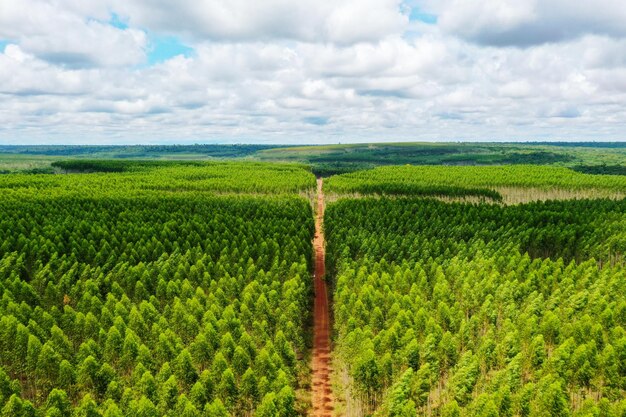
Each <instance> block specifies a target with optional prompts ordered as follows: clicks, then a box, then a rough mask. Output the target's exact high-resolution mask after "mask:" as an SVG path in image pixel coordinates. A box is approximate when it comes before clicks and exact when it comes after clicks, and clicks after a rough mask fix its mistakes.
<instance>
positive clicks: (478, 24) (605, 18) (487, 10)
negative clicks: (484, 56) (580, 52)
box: [432, 0, 626, 47]
mask: <svg viewBox="0 0 626 417" xmlns="http://www.w3.org/2000/svg"><path fill="white" fill-rule="evenodd" d="M432 7H433V8H435V9H436V10H438V12H439V14H440V17H439V23H440V26H441V28H442V29H443V30H446V31H448V32H450V33H453V34H455V35H458V36H460V37H462V38H465V39H468V40H470V41H473V42H477V43H479V44H484V45H493V46H519V47H528V46H532V45H538V44H544V43H549V42H561V41H567V40H571V39H575V38H578V37H581V36H584V35H589V34H596V35H607V36H611V37H618V38H621V37H624V36H626V25H625V22H626V7H624V2H623V1H621V0H594V1H569V0H522V1H520V0H475V1H465V0H442V1H438V2H436V3H435V2H433V3H432Z"/></svg>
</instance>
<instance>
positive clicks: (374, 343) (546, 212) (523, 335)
mask: <svg viewBox="0 0 626 417" xmlns="http://www.w3.org/2000/svg"><path fill="white" fill-rule="evenodd" d="M497 171H502V172H503V173H506V175H500V174H498V172H497ZM487 172H489V174H490V175H487ZM560 174H562V175H560ZM593 178H594V179H593V180H592V179H590V178H589V177H585V176H582V174H577V173H575V172H573V171H571V172H569V173H565V172H560V171H559V170H556V171H553V172H550V170H547V169H546V168H540V167H536V168H532V167H494V168H479V167H477V168H471V167H464V168H453V167H436V168H435V169H433V168H427V167H397V168H392V167H390V168H380V169H376V170H373V171H365V172H362V173H354V174H345V175H343V176H339V177H331V178H330V179H329V180H328V182H327V187H326V189H327V191H330V190H335V191H338V190H340V191H343V192H346V191H354V190H357V191H359V192H363V193H366V194H367V193H374V194H376V195H377V196H376V197H370V198H368V197H367V196H365V195H364V196H361V197H360V198H341V199H339V200H338V201H336V202H335V203H333V204H330V205H329V206H328V207H327V209H326V216H325V231H326V239H327V254H326V256H327V258H326V262H327V268H328V269H329V271H330V275H331V276H332V277H333V282H332V285H333V288H334V289H333V303H334V319H335V321H334V329H335V337H336V340H335V348H334V349H335V355H336V361H335V367H336V372H337V379H338V382H337V385H338V386H339V387H340V390H341V391H342V397H343V398H344V403H343V410H344V413H345V415H347V416H364V415H374V416H403V417H404V416H415V415H420V416H444V417H451V416H476V417H478V416H520V417H522V416H623V415H625V413H626V331H625V328H626V298H625V296H624V291H623V289H624V285H626V281H625V278H626V270H625V269H624V265H623V254H624V250H625V249H626V240H625V239H624V236H625V234H624V232H625V231H626V230H625V224H626V217H625V216H626V215H625V213H626V205H625V200H623V199H618V200H612V199H581V200H562V201H557V200H553V201H546V202H526V203H524V204H514V205H511V204H484V203H467V202H465V203H464V202H454V201H452V202H451V201H447V202H446V201H439V200H436V199H432V198H416V197H415V193H414V188H412V187H411V185H412V184H421V185H422V186H425V184H426V185H427V184H431V183H436V184H438V185H439V186H441V187H442V186H443V185H444V184H448V185H450V186H451V188H450V189H449V190H447V191H449V195H451V196H457V195H458V188H457V187H459V186H464V187H468V189H473V188H472V187H475V186H480V187H484V186H488V184H489V183H491V184H493V185H507V184H508V185H517V186H542V187H572V188H576V187H585V186H587V187H592V188H598V187H610V188H611V187H615V189H619V187H620V183H619V181H621V179H618V180H615V179H614V178H615V177H602V176H598V177H593ZM613 181H618V182H616V183H613ZM399 184H404V185H405V186H406V187H405V188H402V189H399V188H398V186H399ZM402 191H405V192H406V194H405V195H404V198H397V197H398V193H400V192H402ZM437 194H438V195H441V194H444V195H445V194H446V189H445V188H439V189H437ZM418 195H421V193H418ZM381 196H382V197H381ZM385 196H388V197H385ZM389 196H392V197H389Z"/></svg>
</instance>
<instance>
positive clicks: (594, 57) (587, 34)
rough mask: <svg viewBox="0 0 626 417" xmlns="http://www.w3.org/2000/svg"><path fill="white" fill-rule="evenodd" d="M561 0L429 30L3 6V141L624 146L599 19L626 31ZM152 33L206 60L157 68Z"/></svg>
mask: <svg viewBox="0 0 626 417" xmlns="http://www.w3.org/2000/svg"><path fill="white" fill-rule="evenodd" d="M559 1H562V0H545V1H542V2H541V4H540V3H539V2H535V1H534V0H524V1H518V2H512V1H511V2H510V1H508V0H502V1H498V2H495V1H493V0H476V1H473V2H460V3H458V2H456V0H439V1H438V3H436V4H435V3H433V4H426V3H424V10H425V11H427V12H436V13H437V14H438V15H439V17H440V19H439V21H440V24H438V25H430V26H426V25H415V24H407V22H406V17H405V15H404V14H403V12H401V10H402V6H401V5H400V4H399V3H398V2H397V1H395V0H393V1H392V0H361V1H357V0H346V1H339V2H331V1H330V0H321V1H319V2H312V1H309V0H303V1H302V2H291V1H289V2H287V1H283V0H271V1H270V2H269V3H268V2H261V3H260V2H251V1H244V0H235V1H232V2H223V3H218V2H216V1H211V2H209V1H204V0H203V1H195V2H192V1H187V0H182V1H181V2H179V3H177V7H175V8H174V7H171V2H165V1H164V0H160V1H159V0H133V1H126V2H124V3H122V2H121V0H104V1H102V2H84V1H80V0H56V1H54V2H53V1H44V0H23V1H22V2H20V7H17V6H15V4H17V2H11V3H8V2H6V0H0V2H2V7H0V40H2V39H6V40H8V45H7V46H6V47H5V49H4V52H0V143H26V142H49V141H56V142H62V143H63V142H69V141H73V142H97V143H123V142H126V143H136V142H150V143H155V142H160V141H175V142H198V141H207V140H218V141H222V142H224V141H235V142H237V141H251V140H252V141H273V142H291V143H298V142H300V143H301V142H306V143H312V142H323V141H333V142H337V141H344V142H345V141H350V140H408V139H413V140H437V139H476V140H490V139H520V138H521V139H546V138H554V139H572V138H575V139H607V140H616V139H624V138H623V136H622V135H623V132H625V131H626V110H624V108H625V106H624V104H626V60H625V59H624V57H625V56H626V38H622V37H621V35H620V33H619V30H620V28H619V27H618V25H617V24H614V25H613V26H611V25H610V24H607V25H604V26H602V28H603V31H600V30H594V29H593V28H594V26H593V24H592V23H593V22H591V21H598V22H599V21H603V22H613V21H615V22H617V21H620V19H621V21H622V22H623V23H625V24H624V26H625V27H626V19H622V17H620V16H621V15H620V11H619V10H616V9H614V10H613V11H614V12H615V13H610V12H599V13H596V14H595V15H593V16H592V17H591V18H587V19H586V20H585V19H584V16H582V14H583V12H586V11H588V10H587V9H585V7H583V6H579V5H571V7H570V9H569V10H568V11H567V12H563V13H562V14H560V13H558V12H557V10H556V7H557V5H558V4H559V3H558V2H559ZM599 1H601V2H604V3H603V4H604V6H606V7H609V6H611V7H614V6H615V5H614V3H613V2H610V1H609V0H599ZM5 3H7V4H9V7H4V6H5ZM461 3H462V4H461ZM455 5H456V6H457V9H454V10H452V9H451V8H452V7H453V6H455ZM112 12H115V13H118V14H119V15H120V16H121V17H122V18H123V19H124V20H125V21H127V22H128V24H129V26H130V27H129V28H127V29H120V28H117V27H113V26H111V25H109V24H107V23H105V22H106V21H108V20H109V19H110V15H111V13H112ZM562 16H566V17H567V18H568V19H570V18H571V19H574V17H576V16H577V17H576V19H578V20H576V19H574V21H577V22H578V24H576V25H573V24H571V23H568V24H563V25H564V26H563V25H561V23H560V22H561V21H562V20H563V19H564V17H562ZM568 16H569V17H568ZM463 22H465V23H467V24H466V25H465V26H464V23H463ZM590 22H591V23H590ZM538 25H539V26H538ZM550 25H556V27H557V28H559V27H561V26H562V30H563V31H567V36H560V35H559V36H558V37H556V38H554V37H548V38H541V39H540V38H537V39H533V40H532V42H528V37H526V38H517V37H516V36H517V34H519V33H523V32H524V31H525V30H526V29H524V28H527V27H548V26H550ZM559 25H561V26H559ZM460 28H462V29H460ZM489 30H491V31H492V32H493V33H492V34H491V35H490V33H491V32H489ZM537 33H545V32H541V31H539V32H537ZM563 33H565V32H563ZM148 34H157V35H167V34H173V35H178V36H184V37H185V39H186V40H187V41H188V42H189V44H190V45H191V46H193V48H194V52H193V53H192V54H189V56H187V57H185V56H177V57H174V58H171V59H168V60H165V62H161V63H159V64H156V65H152V66H149V65H146V59H145V49H146V45H147V44H148V43H149V42H150V39H149V35H148ZM493 34H497V35H498V36H503V38H502V39H508V41H507V42H503V41H493V40H490V39H491V38H489V37H490V36H492V35H493ZM493 36H496V35H493ZM533 36H534V35H533ZM524 39H526V40H524ZM548 40H549V41H548ZM531 43H532V44H533V45H532V46H531V47H527V48H511V47H500V46H499V45H503V44H505V45H517V46H524V45H530V44H531Z"/></svg>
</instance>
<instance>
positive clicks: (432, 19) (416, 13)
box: [409, 6, 437, 25]
mask: <svg viewBox="0 0 626 417" xmlns="http://www.w3.org/2000/svg"><path fill="white" fill-rule="evenodd" d="M409 19H410V20H411V21H413V22H415V21H419V22H423V23H427V24H429V25H436V24H437V15H434V14H431V13H426V12H424V11H423V10H421V9H420V8H419V7H417V6H414V7H411V13H410V14H409Z"/></svg>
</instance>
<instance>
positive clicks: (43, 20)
mask: <svg viewBox="0 0 626 417" xmlns="http://www.w3.org/2000/svg"><path fill="white" fill-rule="evenodd" d="M98 3H99V2H78V1H77V0H65V1H58V2H49V1H44V0H20V1H8V0H2V5H1V7H0V38H5V39H10V40H12V41H14V42H17V43H19V45H20V47H21V48H22V49H23V50H24V51H26V52H28V53H31V54H33V55H36V56H38V57H40V58H43V59H45V60H47V61H49V62H51V63H56V64H61V65H66V66H68V67H76V68H77V67H97V66H129V65H137V64H139V63H141V62H143V61H144V60H145V48H146V44H147V39H146V35H145V33H144V32H143V31H141V30H137V29H120V28H116V27H113V26H111V25H109V24H107V23H103V22H101V21H98V20H96V18H101V19H105V20H108V18H109V12H108V11H107V9H106V8H103V7H102V6H100V7H94V6H92V7H87V6H88V5H89V4H96V5H97V4H98Z"/></svg>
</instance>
